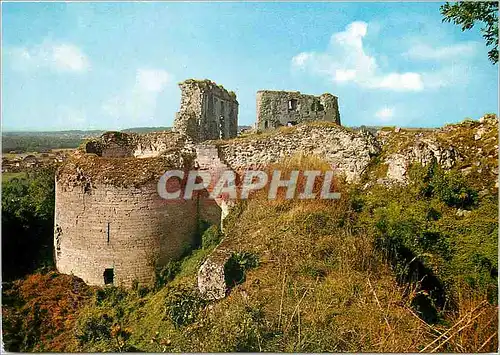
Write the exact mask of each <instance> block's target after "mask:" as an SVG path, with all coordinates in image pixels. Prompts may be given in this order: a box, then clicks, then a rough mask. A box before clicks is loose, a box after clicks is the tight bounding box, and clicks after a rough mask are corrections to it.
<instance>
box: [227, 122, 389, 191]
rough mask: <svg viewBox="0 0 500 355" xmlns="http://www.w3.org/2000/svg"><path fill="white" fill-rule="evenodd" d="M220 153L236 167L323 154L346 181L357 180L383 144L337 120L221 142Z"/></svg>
mask: <svg viewBox="0 0 500 355" xmlns="http://www.w3.org/2000/svg"><path fill="white" fill-rule="evenodd" d="M218 147H219V155H220V157H221V160H222V161H224V162H225V163H226V164H227V165H228V166H229V167H230V168H231V169H233V170H242V169H245V168H258V167H265V166H266V165H268V164H271V163H275V162H278V161H279V160H281V159H282V158H285V157H289V156H291V155H293V154H297V153H306V154H312V155H317V156H319V157H322V158H323V159H325V161H327V162H328V163H330V164H332V165H335V166H336V168H337V169H338V172H339V173H342V174H345V176H346V179H347V181H357V180H358V179H359V177H360V176H361V174H362V173H363V172H364V171H365V169H366V168H367V166H368V164H369V163H370V159H371V157H372V156H373V155H375V154H377V153H378V152H379V151H380V147H379V146H378V144H377V141H376V139H375V137H374V136H373V135H371V134H370V133H368V132H363V131H361V132H360V131H357V132H355V131H351V130H349V129H346V128H344V127H341V126H337V125H335V124H327V123H325V124H320V125H299V126H297V127H292V128H289V129H284V130H278V131H276V132H273V134H271V135H264V136H263V137H259V135H256V136H255V137H252V138H242V139H235V140H232V141H229V142H221V143H220V144H218Z"/></svg>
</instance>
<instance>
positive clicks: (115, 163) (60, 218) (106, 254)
mask: <svg viewBox="0 0 500 355" xmlns="http://www.w3.org/2000/svg"><path fill="white" fill-rule="evenodd" d="M110 137H112V138H110ZM113 137H114V138H113ZM132 138H133V137H132ZM132 138H131V135H128V136H125V137H122V136H121V135H115V136H113V135H109V134H108V135H104V136H103V137H101V139H100V140H96V141H93V142H89V143H87V144H86V148H84V149H82V150H81V151H79V152H77V153H75V154H74V155H73V156H72V157H70V158H69V159H68V160H67V161H66V162H65V163H64V165H63V166H62V167H61V168H60V169H59V171H58V172H57V174H56V180H55V186H56V188H55V189H56V191H55V195H56V200H55V226H54V227H55V229H54V232H55V233H54V234H55V235H54V247H55V255H56V256H55V258H56V266H57V269H58V270H59V271H60V272H61V273H66V274H73V275H75V276H78V277H80V278H82V279H83V280H84V281H85V282H86V283H88V284H90V285H104V284H114V285H123V286H131V285H132V284H133V282H134V281H138V282H139V283H140V284H152V283H153V282H154V279H155V271H156V270H158V269H159V268H161V267H162V266H164V265H166V264H167V263H168V262H169V261H170V260H172V259H175V258H177V257H179V256H180V255H181V254H182V253H183V252H184V251H185V250H186V247H188V246H189V245H192V244H193V243H195V237H196V233H197V227H198V218H199V211H198V208H199V205H200V204H199V203H198V201H197V199H195V198H193V199H191V200H184V199H176V200H165V199H162V198H161V197H160V196H159V194H158V190H157V184H158V181H159V178H160V176H161V175H162V174H163V173H164V172H165V171H167V170H187V169H189V168H190V167H191V166H192V165H193V160H192V159H193V157H194V155H192V154H191V153H190V152H186V151H181V150H179V149H175V148H174V147H169V146H168V144H169V143H168V142H172V141H173V140H171V139H169V140H167V143H166V144H165V147H161V149H160V148H158V149H156V150H155V146H153V147H151V146H150V145H147V144H146V145H145V139H146V138H145V137H141V139H140V142H141V144H140V145H135V143H134V145H132V147H129V146H128V145H129V144H131V143H130V142H131V141H134V140H135V141H137V139H135V138H134V139H132ZM156 138H158V136H155V139H156ZM170 138H171V137H170ZM155 139H152V140H151V141H152V142H157V141H158V139H156V140H155ZM162 144H163V143H162ZM96 147H97V149H96ZM138 147H139V148H138ZM145 147H146V148H145ZM156 147H158V146H156ZM108 148H109V149H110V150H109V151H108ZM118 148H120V149H118ZM126 148H127V149H126ZM129 148H130V149H129ZM89 149H90V150H91V151H93V152H97V153H94V154H89V153H87V152H88V151H89ZM165 150H167V152H165ZM138 151H142V152H145V151H146V152H147V157H145V158H135V157H134V156H138V153H137V152H138ZM152 152H153V153H155V154H152ZM152 155H156V156H152ZM117 156H119V157H117ZM168 183H169V184H174V185H175V184H177V185H178V186H176V188H182V184H183V182H179V181H176V180H174V179H169V182H168ZM170 187H172V186H170ZM170 187H169V186H167V190H168V189H169V188H170ZM172 191H173V190H172ZM215 218H217V217H215ZM219 218H220V215H219Z"/></svg>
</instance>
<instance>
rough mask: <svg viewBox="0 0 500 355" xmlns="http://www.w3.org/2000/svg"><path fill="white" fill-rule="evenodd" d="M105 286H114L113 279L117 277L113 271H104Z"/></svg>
mask: <svg viewBox="0 0 500 355" xmlns="http://www.w3.org/2000/svg"><path fill="white" fill-rule="evenodd" d="M103 276H104V284H105V285H112V284H113V278H114V276H115V272H114V270H113V269H104V273H103Z"/></svg>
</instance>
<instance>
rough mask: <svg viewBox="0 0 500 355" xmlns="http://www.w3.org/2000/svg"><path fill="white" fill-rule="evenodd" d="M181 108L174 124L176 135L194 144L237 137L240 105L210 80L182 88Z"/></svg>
mask: <svg viewBox="0 0 500 355" xmlns="http://www.w3.org/2000/svg"><path fill="white" fill-rule="evenodd" d="M179 87H180V88H181V91H182V93H181V105H180V110H179V112H177V114H176V117H175V121H174V131H176V132H180V133H183V134H185V135H187V136H189V137H190V138H191V139H192V140H193V141H195V142H202V141H205V140H209V139H227V138H233V137H236V134H237V130H238V101H237V100H236V94H235V93H234V92H229V91H227V90H226V89H224V88H223V87H222V86H218V85H217V84H215V83H214V82H212V81H210V80H203V81H200V80H186V81H184V82H182V83H180V84H179Z"/></svg>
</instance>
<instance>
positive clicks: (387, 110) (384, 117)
mask: <svg viewBox="0 0 500 355" xmlns="http://www.w3.org/2000/svg"><path fill="white" fill-rule="evenodd" d="M394 113H395V109H394V107H383V108H381V109H380V110H378V111H377V112H376V113H375V117H376V118H378V119H379V121H380V122H384V123H385V122H389V121H391V120H392V118H393V117H394Z"/></svg>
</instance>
